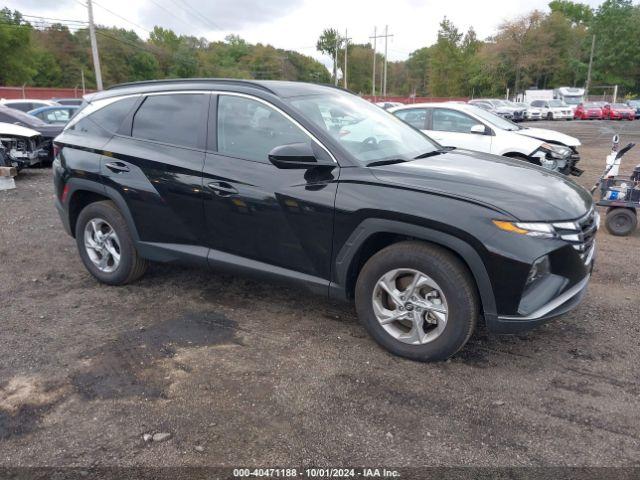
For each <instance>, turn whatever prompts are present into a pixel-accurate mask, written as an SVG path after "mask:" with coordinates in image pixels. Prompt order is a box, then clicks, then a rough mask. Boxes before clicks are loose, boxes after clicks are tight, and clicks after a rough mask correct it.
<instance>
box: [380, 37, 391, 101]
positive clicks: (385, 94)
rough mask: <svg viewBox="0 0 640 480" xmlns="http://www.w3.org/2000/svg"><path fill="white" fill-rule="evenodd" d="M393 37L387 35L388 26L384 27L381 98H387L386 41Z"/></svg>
mask: <svg viewBox="0 0 640 480" xmlns="http://www.w3.org/2000/svg"><path fill="white" fill-rule="evenodd" d="M389 37H393V35H389V25H385V26H384V82H383V84H382V96H383V97H385V98H386V96H387V40H388V39H389Z"/></svg>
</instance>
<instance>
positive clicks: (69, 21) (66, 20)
mask: <svg viewBox="0 0 640 480" xmlns="http://www.w3.org/2000/svg"><path fill="white" fill-rule="evenodd" d="M22 16H23V17H27V18H38V19H40V20H53V21H55V22H67V23H82V24H84V25H87V24H88V23H89V22H86V21H83V20H69V19H64V18H50V17H39V16H37V15H25V14H23V15H22Z"/></svg>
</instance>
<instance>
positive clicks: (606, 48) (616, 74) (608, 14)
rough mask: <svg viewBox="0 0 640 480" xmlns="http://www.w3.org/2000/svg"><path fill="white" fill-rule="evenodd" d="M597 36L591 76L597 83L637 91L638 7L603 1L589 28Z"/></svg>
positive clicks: (639, 87) (620, 0) (623, 1)
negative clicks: (615, 85)
mask: <svg viewBox="0 0 640 480" xmlns="http://www.w3.org/2000/svg"><path fill="white" fill-rule="evenodd" d="M591 33H593V34H595V36H596V49H595V57H594V71H593V77H594V79H595V80H596V81H597V82H601V83H605V84H618V85H621V86H622V87H624V88H625V89H627V90H635V91H636V92H637V91H638V90H640V61H639V59H640V6H638V5H633V3H632V2H631V0H605V1H604V2H603V3H602V4H601V5H600V6H599V7H598V9H597V10H596V13H595V17H594V19H593V22H592V25H591Z"/></svg>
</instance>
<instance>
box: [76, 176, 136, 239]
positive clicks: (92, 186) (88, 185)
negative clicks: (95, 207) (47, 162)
mask: <svg viewBox="0 0 640 480" xmlns="http://www.w3.org/2000/svg"><path fill="white" fill-rule="evenodd" d="M66 186H67V187H68V188H69V191H68V194H67V198H68V200H67V201H66V203H67V205H66V207H67V208H66V209H65V211H66V214H65V215H66V216H67V218H66V219H65V220H66V222H65V227H67V226H68V233H69V234H70V235H71V236H75V232H74V231H72V229H71V218H70V217H69V214H70V213H69V208H68V207H69V204H70V203H71V199H73V196H74V195H75V194H76V193H77V192H78V191H84V192H93V193H97V194H98V195H102V196H103V197H107V198H108V199H109V200H111V201H112V202H113V203H115V204H116V206H117V207H118V210H120V213H121V214H122V216H123V217H124V219H125V221H126V222H127V227H128V228H129V232H131V236H132V237H133V240H134V242H135V243H136V244H138V243H139V242H140V236H139V235H138V230H137V229H136V225H135V223H134V221H133V217H132V216H131V213H130V212H129V207H128V206H127V203H126V202H125V201H124V198H122V195H120V193H119V192H118V191H117V190H116V189H114V188H111V187H107V186H105V185H104V184H102V183H97V182H95V181H93V180H85V179H83V178H76V177H74V178H70V179H69V180H68V181H67V183H66Z"/></svg>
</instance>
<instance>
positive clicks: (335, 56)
mask: <svg viewBox="0 0 640 480" xmlns="http://www.w3.org/2000/svg"><path fill="white" fill-rule="evenodd" d="M339 48H340V35H338V30H337V29H336V47H335V49H334V50H333V70H334V71H335V72H336V74H335V78H334V79H333V80H334V82H335V85H336V87H337V86H338V49H339Z"/></svg>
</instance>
